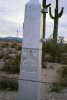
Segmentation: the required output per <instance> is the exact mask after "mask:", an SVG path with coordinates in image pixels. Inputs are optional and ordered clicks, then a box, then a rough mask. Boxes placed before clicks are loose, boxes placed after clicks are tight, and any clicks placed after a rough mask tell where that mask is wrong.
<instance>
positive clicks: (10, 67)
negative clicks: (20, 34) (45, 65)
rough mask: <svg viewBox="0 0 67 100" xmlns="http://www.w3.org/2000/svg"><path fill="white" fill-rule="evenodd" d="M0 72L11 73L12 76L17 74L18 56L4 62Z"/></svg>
mask: <svg viewBox="0 0 67 100" xmlns="http://www.w3.org/2000/svg"><path fill="white" fill-rule="evenodd" d="M2 71H5V72H8V73H12V74H15V73H19V72H20V55H16V58H14V59H9V60H8V61H5V64H4V67H3V69H2Z"/></svg>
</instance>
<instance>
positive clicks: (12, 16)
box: [0, 0, 67, 38]
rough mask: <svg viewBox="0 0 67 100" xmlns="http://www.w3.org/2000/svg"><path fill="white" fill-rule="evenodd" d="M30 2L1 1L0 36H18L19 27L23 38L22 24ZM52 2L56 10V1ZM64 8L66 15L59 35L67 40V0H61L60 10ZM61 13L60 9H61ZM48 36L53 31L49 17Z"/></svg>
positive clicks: (18, 0)
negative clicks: (25, 10)
mask: <svg viewBox="0 0 67 100" xmlns="http://www.w3.org/2000/svg"><path fill="white" fill-rule="evenodd" d="M27 1H28V0H0V36H16V35H17V32H16V31H17V27H18V30H19V36H22V33H23V32H22V31H23V29H22V27H23V26H22V24H23V21H24V9H25V4H26V3H27ZM47 1H48V2H52V8H53V9H54V5H55V2H54V1H55V0H47ZM61 7H64V8H65V9H64V15H63V16H62V18H61V19H60V20H59V34H60V35H62V36H64V37H66V38H67V20H66V19H67V0H59V8H61ZM59 11H60V9H59ZM47 19H49V20H47V31H46V33H47V34H48V35H47V36H50V35H51V34H52V31H53V21H52V20H51V19H50V17H49V16H48V15H47Z"/></svg>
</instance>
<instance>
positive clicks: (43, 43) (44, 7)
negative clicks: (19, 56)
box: [41, 0, 51, 68]
mask: <svg viewBox="0 0 67 100" xmlns="http://www.w3.org/2000/svg"><path fill="white" fill-rule="evenodd" d="M50 5H51V4H48V5H47V4H46V0H42V11H41V12H42V14H43V34H42V40H43V39H45V33H46V13H48V12H47V9H48V7H49V6H50ZM44 62H45V41H42V68H45V64H44Z"/></svg>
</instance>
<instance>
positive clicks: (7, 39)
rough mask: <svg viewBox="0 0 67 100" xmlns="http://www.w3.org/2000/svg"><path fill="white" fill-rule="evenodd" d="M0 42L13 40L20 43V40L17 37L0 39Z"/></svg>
mask: <svg viewBox="0 0 67 100" xmlns="http://www.w3.org/2000/svg"><path fill="white" fill-rule="evenodd" d="M0 40H2V41H3V40H5V41H12V40H15V41H19V42H22V40H23V39H22V38H17V37H4V38H3V37H0Z"/></svg>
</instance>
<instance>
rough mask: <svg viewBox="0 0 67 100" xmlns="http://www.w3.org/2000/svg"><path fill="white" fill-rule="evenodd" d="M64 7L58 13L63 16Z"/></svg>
mask: <svg viewBox="0 0 67 100" xmlns="http://www.w3.org/2000/svg"><path fill="white" fill-rule="evenodd" d="M63 11H64V8H62V9H61V12H60V13H59V14H58V17H61V16H62V14H63Z"/></svg>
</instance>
